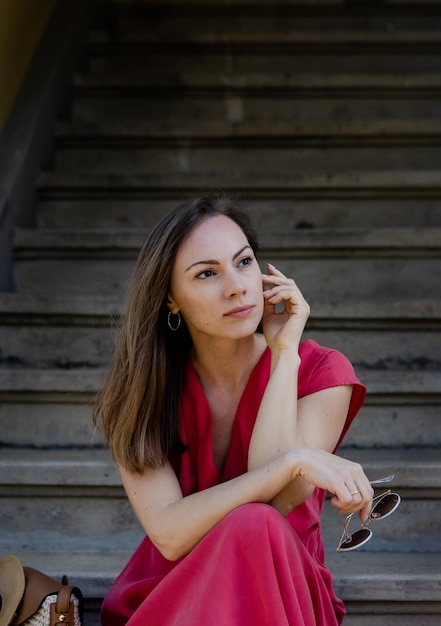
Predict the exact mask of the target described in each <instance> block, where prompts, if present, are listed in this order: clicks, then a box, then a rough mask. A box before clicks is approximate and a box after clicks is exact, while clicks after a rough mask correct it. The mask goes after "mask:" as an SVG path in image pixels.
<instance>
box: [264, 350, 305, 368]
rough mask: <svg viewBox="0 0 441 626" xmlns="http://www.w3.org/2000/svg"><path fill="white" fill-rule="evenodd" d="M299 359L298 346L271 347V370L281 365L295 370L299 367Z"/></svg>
mask: <svg viewBox="0 0 441 626" xmlns="http://www.w3.org/2000/svg"><path fill="white" fill-rule="evenodd" d="M300 363H301V359H300V355H299V349H298V346H295V347H294V348H293V347H290V348H281V347H280V346H278V347H276V348H271V370H272V371H273V370H274V369H275V368H276V367H278V366H282V367H284V368H287V369H289V370H291V371H297V370H298V369H299V367H300Z"/></svg>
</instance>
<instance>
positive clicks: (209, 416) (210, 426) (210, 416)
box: [190, 346, 269, 478]
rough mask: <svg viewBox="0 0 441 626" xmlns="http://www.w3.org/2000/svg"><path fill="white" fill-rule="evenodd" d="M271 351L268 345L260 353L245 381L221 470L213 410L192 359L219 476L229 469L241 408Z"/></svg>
mask: <svg viewBox="0 0 441 626" xmlns="http://www.w3.org/2000/svg"><path fill="white" fill-rule="evenodd" d="M268 352H269V348H268V346H267V347H266V348H265V349H264V351H263V352H262V354H261V355H260V357H259V359H258V361H257V362H256V364H255V366H254V367H253V369H252V370H251V372H250V375H249V377H248V380H247V382H246V383H245V387H244V389H243V391H242V395H241V396H240V398H239V402H238V403H237V407H236V412H235V414H234V419H233V422H232V425H231V437H230V443H229V445H228V449H227V452H226V455H225V460H224V463H223V467H222V469H221V470H219V468H218V467H217V465H216V463H215V461H214V454H213V414H212V411H211V407H210V404H209V402H208V398H207V396H206V394H205V391H204V388H203V386H202V383H201V381H200V378H199V376H198V373H197V371H196V368H195V366H194V364H193V362H192V361H191V360H190V365H191V369H192V371H193V374H194V377H195V380H196V381H197V385H198V387H199V393H200V395H201V396H202V397H203V400H204V403H205V408H206V415H207V419H208V437H209V441H208V445H209V449H210V455H209V458H210V461H211V465H212V469H213V470H214V471H215V472H216V475H217V476H218V477H219V478H223V477H224V475H225V473H226V471H227V469H228V463H229V460H230V455H231V450H232V448H233V443H234V435H235V432H236V428H237V423H238V417H239V415H240V413H241V408H242V405H243V402H244V399H245V398H246V396H247V394H248V390H249V388H250V385H251V382H252V380H253V379H254V377H255V375H256V374H257V372H258V371H259V370H260V367H261V366H262V364H263V361H264V359H265V357H266V356H267V354H268Z"/></svg>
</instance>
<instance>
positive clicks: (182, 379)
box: [95, 197, 373, 626]
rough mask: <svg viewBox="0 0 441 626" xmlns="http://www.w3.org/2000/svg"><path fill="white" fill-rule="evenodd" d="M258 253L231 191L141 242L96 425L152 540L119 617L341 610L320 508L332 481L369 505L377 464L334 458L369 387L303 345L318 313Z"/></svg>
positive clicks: (218, 624)
mask: <svg viewBox="0 0 441 626" xmlns="http://www.w3.org/2000/svg"><path fill="white" fill-rule="evenodd" d="M257 249H258V245H257V240H256V235H255V233H254V231H253V230H252V228H251V227H250V224H249V221H248V219H247V217H246V216H245V215H244V214H243V213H242V212H241V211H240V210H239V209H238V207H237V206H235V205H234V203H233V202H232V201H231V200H230V199H228V198H226V197H222V198H216V197H204V198H197V199H194V200H190V201H188V202H186V203H185V204H183V205H181V206H180V207H178V208H177V209H176V210H175V211H174V212H172V213H171V214H170V215H169V216H167V217H166V218H165V219H164V220H163V221H162V222H161V223H160V224H158V226H157V227H156V228H155V229H154V230H153V231H152V233H151V234H150V236H149V237H148V238H147V240H146V242H145V243H144V246H143V248H142V250H141V253H140V256H139V259H138V262H137V265H136V268H135V271H134V276H133V280H132V284H131V289H130V291H129V296H128V304H127V313H126V315H125V318H124V320H123V324H122V328H121V332H120V338H119V342H118V345H117V349H116V352H115V355H114V358H113V361H112V363H111V367H110V370H109V374H108V377H107V380H106V381H105V384H104V386H103V388H102V390H101V391H100V393H99V394H98V396H97V400H96V406H95V420H96V421H100V422H101V423H102V425H103V428H104V431H105V433H106V436H107V439H108V441H109V445H110V449H111V451H112V454H113V456H114V459H115V460H116V462H117V464H118V467H119V470H120V473H121V477H122V481H123V484H124V487H125V490H126V492H127V495H128V498H129V500H130V502H131V504H132V506H133V509H134V511H135V513H136V515H137V517H138V518H139V520H140V522H141V524H142V526H143V528H144V529H145V532H146V538H145V539H144V541H143V542H142V543H141V545H140V546H139V548H138V549H137V551H136V552H135V554H134V555H133V557H132V558H131V560H130V561H129V563H128V564H127V566H126V567H125V569H124V571H123V572H122V573H121V575H120V576H119V577H118V579H117V580H116V581H115V583H114V585H113V587H112V588H111V590H110V592H109V594H108V595H107V597H106V599H105V601H104V603H103V607H102V623H103V624H104V626H120V625H122V624H126V623H128V624H129V625H130V626H145V625H146V624H154V625H159V626H170V625H172V624H179V625H180V626H190V625H191V626H202V625H203V626H206V625H207V624H213V625H215V626H233V625H235V624H240V625H247V624H250V625H251V624H252V625H253V626H256V625H262V626H263V625H265V626H267V625H277V626H281V625H284V624H289V625H294V624H295V625H300V624H304V625H308V626H312V625H313V624H318V625H322V626H331V625H332V624H339V623H341V621H342V619H343V615H344V607H343V605H342V602H341V601H340V600H338V599H337V598H336V597H335V595H334V591H333V588H332V578H331V574H330V572H329V571H328V570H327V569H326V568H325V566H324V564H323V559H324V554H323V544H322V539H321V535H320V527H319V515H320V512H321V508H322V505H323V500H324V497H325V494H326V491H329V492H331V493H332V494H333V497H332V504H333V505H334V506H335V507H336V508H337V509H338V510H339V511H340V513H344V514H348V513H352V512H355V511H359V514H360V518H361V519H366V518H367V516H368V514H369V510H370V506H371V501H372V493H373V492H372V487H371V485H370V483H369V481H368V479H367V478H366V476H365V474H364V472H363V470H362V468H361V467H360V466H359V465H358V464H356V463H353V462H351V461H348V460H344V459H341V458H339V457H336V456H335V455H333V454H332V452H334V451H335V450H336V449H337V447H338V445H339V444H340V442H341V440H342V438H343V436H344V435H345V433H346V431H347V430H348V428H349V425H350V423H351V421H352V419H353V418H354V416H355V414H356V413H357V411H358V409H359V408H360V406H361V404H362V402H363V400H364V395H365V389H364V387H363V386H362V385H361V384H360V383H359V381H358V380H357V378H356V377H355V375H354V371H353V368H352V366H351V365H350V363H349V362H348V361H347V359H346V358H345V357H344V356H343V355H341V354H340V353H338V352H336V351H333V350H329V349H327V348H323V347H321V346H319V345H318V344H316V343H315V342H313V341H310V340H309V341H305V342H301V336H302V332H303V329H304V326H305V323H306V321H307V318H308V315H309V306H308V304H307V303H306V302H305V300H304V298H303V296H302V294H301V292H300V290H299V289H298V287H297V286H296V284H295V283H294V281H293V280H291V279H290V278H287V277H286V276H284V275H283V274H282V272H280V271H279V270H278V269H276V268H275V267H274V266H272V265H268V271H267V274H262V273H261V271H260V268H259V265H258V263H257V261H256V256H255V255H256V252H257ZM276 306H277V311H276ZM280 308H282V309H283V310H282V311H279V309H280ZM260 325H261V326H260ZM260 327H261V328H262V330H263V333H260V332H257V330H258V328H260Z"/></svg>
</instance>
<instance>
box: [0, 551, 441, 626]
mask: <svg viewBox="0 0 441 626" xmlns="http://www.w3.org/2000/svg"><path fill="white" fill-rule="evenodd" d="M7 554H10V551H8V550H5V551H3V552H2V553H0V557H3V556H6V555H7ZM130 555H131V552H130V551H127V552H125V553H115V554H113V553H109V554H99V555H97V554H96V553H94V552H83V553H82V552H77V553H72V552H70V553H69V557H68V558H66V554H65V553H64V552H56V551H52V552H49V553H48V552H42V551H32V552H29V551H26V550H21V551H20V552H19V553H18V556H19V557H20V558H21V560H22V563H23V564H24V565H27V566H30V567H34V568H36V569H40V570H42V571H44V572H45V573H47V574H49V575H51V576H53V577H55V578H56V579H57V580H61V577H62V576H63V574H66V573H67V574H68V575H69V581H70V582H71V583H72V584H75V585H77V586H78V587H80V589H81V590H82V591H83V594H84V596H85V608H86V611H85V624H87V626H100V624H101V622H100V618H99V607H100V604H101V601H102V599H103V597H104V596H105V594H106V593H107V591H108V590H109V588H110V586H111V584H112V582H113V581H114V579H115V578H116V577H117V576H118V574H119V573H120V572H121V570H122V569H123V567H124V565H125V564H126V562H127V561H128V559H129V557H130ZM440 558H441V555H440V554H396V553H388V554H387V558H384V555H381V554H375V553H367V552H364V553H363V554H361V553H358V552H354V553H350V554H344V555H343V554H332V555H329V556H328V558H327V564H328V566H329V567H330V569H331V571H332V572H333V574H334V587H335V590H336V593H337V595H338V597H341V598H342V599H343V600H344V602H345V605H346V610H347V612H348V615H347V617H346V618H345V626H346V625H347V626H385V625H386V624H387V626H421V625H422V624H424V626H438V625H439V618H440V614H441V603H440V593H439V587H440V584H441V575H440V570H439V560H440Z"/></svg>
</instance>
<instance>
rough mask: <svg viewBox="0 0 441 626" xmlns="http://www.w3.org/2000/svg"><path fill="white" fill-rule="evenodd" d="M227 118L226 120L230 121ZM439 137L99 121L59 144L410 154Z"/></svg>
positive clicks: (294, 126)
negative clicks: (376, 150)
mask: <svg viewBox="0 0 441 626" xmlns="http://www.w3.org/2000/svg"><path fill="white" fill-rule="evenodd" d="M225 117H227V114H226V116H225ZM440 137H441V123H438V122H436V121H433V122H432V120H427V121H426V120H425V121H417V122H412V121H411V120H409V121H407V120H400V121H397V122H392V123H390V122H388V121H387V120H386V121H383V120H378V122H365V121H364V120H359V121H356V122H353V123H346V122H343V123H341V122H336V123H335V124H331V123H329V124H322V123H320V122H318V123H308V122H295V123H291V122H285V121H281V122H280V121H275V122H271V121H268V122H267V121H262V122H260V121H259V122H247V121H246V120H245V121H235V120H228V119H225V120H216V121H212V120H210V121H208V122H205V121H204V122H203V123H200V122H199V123H194V122H193V120H191V119H190V120H188V122H186V121H185V120H182V121H181V122H176V121H174V122H159V123H156V122H150V121H148V120H142V121H139V122H136V124H133V123H132V122H131V121H128V122H127V123H126V122H125V121H124V120H122V121H121V122H120V121H118V122H108V123H107V122H105V121H101V120H100V121H98V122H92V123H87V122H85V123H82V122H73V123H71V124H69V123H66V124H64V125H63V127H58V132H57V144H58V146H59V147H62V148H63V150H69V149H75V148H78V147H81V149H87V148H91V149H96V148H101V149H103V150H105V149H107V148H108V147H110V148H111V149H115V148H118V149H119V150H131V149H133V148H135V147H140V148H142V149H153V148H155V149H163V150H167V149H178V148H187V147H188V142H191V145H192V147H193V148H195V149H197V148H202V149H203V148H210V149H214V150H216V149H222V148H224V147H235V148H238V149H245V148H250V149H253V148H256V149H257V148H260V147H261V146H262V145H263V146H264V147H268V148H269V149H275V150H276V149H278V148H286V147H291V148H292V149H293V150H299V149H309V148H317V147H323V148H326V149H327V150H328V151H330V150H333V149H339V150H341V149H347V150H352V149H354V148H396V147H397V146H401V147H402V148H403V150H406V149H408V150H412V149H415V148H418V147H427V148H430V147H437V146H438V145H439V141H440Z"/></svg>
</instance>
